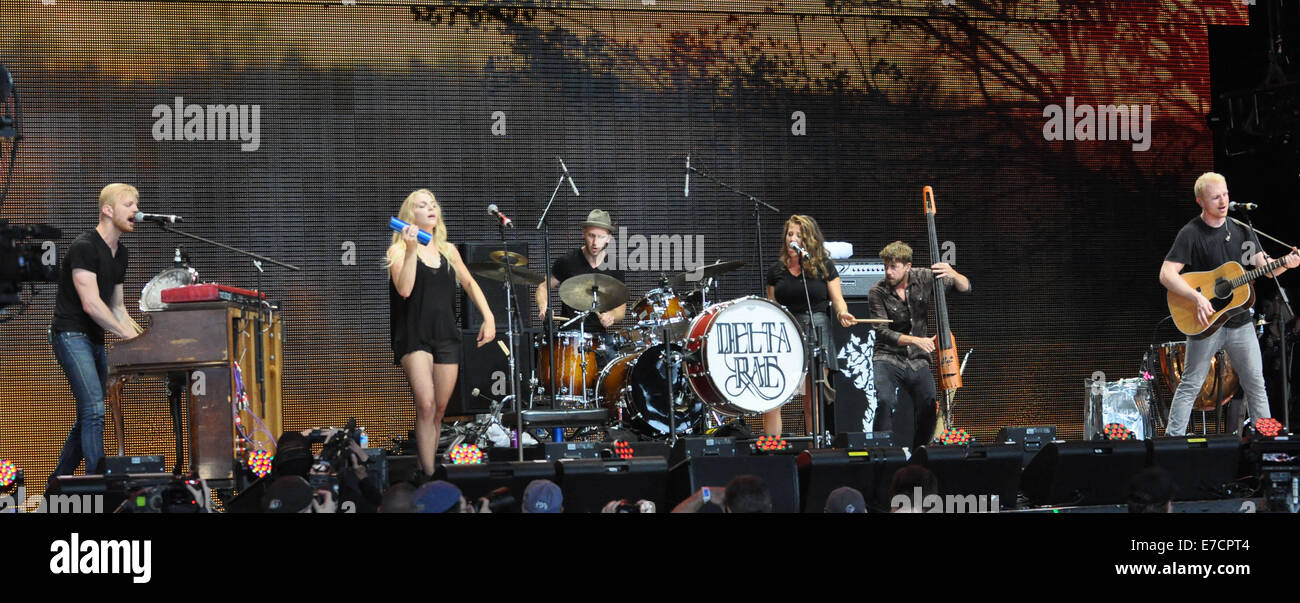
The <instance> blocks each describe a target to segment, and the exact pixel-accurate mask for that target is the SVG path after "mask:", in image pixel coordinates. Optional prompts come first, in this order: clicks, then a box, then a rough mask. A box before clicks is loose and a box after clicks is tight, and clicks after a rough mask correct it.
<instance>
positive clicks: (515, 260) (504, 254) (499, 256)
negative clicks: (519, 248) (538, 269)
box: [488, 249, 528, 266]
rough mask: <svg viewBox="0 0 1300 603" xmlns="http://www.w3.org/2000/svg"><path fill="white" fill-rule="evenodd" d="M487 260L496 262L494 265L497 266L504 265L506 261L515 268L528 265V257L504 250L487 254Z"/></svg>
mask: <svg viewBox="0 0 1300 603" xmlns="http://www.w3.org/2000/svg"><path fill="white" fill-rule="evenodd" d="M506 258H510V259H509V260H507V259H506ZM488 259H490V260H492V261H493V262H496V263H498V264H502V265H504V264H505V263H506V262H507V261H508V262H510V263H511V264H513V265H515V266H527V265H528V257H527V256H525V255H524V254H522V253H515V252H513V251H506V250H504V249H498V250H496V251H493V252H492V253H489V254H488Z"/></svg>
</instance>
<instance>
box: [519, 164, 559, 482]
mask: <svg viewBox="0 0 1300 603" xmlns="http://www.w3.org/2000/svg"><path fill="white" fill-rule="evenodd" d="M563 185H564V173H563V172H561V173H560V177H559V178H558V179H556V181H555V189H554V190H552V191H551V198H550V200H548V201H547V202H546V209H543V210H542V217H541V218H540V219H538V220H537V228H536V229H535V230H540V231H542V257H543V261H544V262H546V280H545V281H543V282H542V285H543V286H544V290H545V291H546V318H545V321H546V325H545V329H546V343H547V348H548V349H547V353H548V354H550V356H551V362H550V365H549V366H550V370H549V372H550V373H551V374H550V375H549V376H550V378H551V380H550V383H551V406H552V407H554V406H555V403H556V400H555V390H556V389H558V386H559V384H558V383H557V382H556V380H555V379H556V378H555V347H556V342H555V306H554V304H552V303H551V278H552V276H551V224H550V222H547V221H546V216H547V215H548V214H550V212H551V206H552V205H554V204H555V196H556V195H558V194H559V193H560V187H561V186H563ZM528 407H529V408H532V407H533V404H532V398H531V397H530V398H529V403H528ZM523 454H524V453H523V449H522V448H520V452H519V460H521V461H522V460H524V457H523Z"/></svg>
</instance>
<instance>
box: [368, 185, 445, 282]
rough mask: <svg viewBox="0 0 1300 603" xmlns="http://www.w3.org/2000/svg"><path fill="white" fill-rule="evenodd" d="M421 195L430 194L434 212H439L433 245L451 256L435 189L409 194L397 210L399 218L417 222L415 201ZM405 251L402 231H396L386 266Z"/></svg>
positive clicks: (407, 221) (386, 256)
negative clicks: (434, 192)
mask: <svg viewBox="0 0 1300 603" xmlns="http://www.w3.org/2000/svg"><path fill="white" fill-rule="evenodd" d="M421 195H428V196H429V201H430V202H432V203H433V209H434V212H435V213H437V214H438V225H437V226H435V227H434V228H433V246H434V248H436V249H437V250H438V253H440V254H442V255H444V256H447V257H451V244H450V243H448V242H447V224H446V222H444V221H443V219H442V204H440V203H438V198H437V197H434V196H433V191H430V190H429V189H427V188H422V189H420V190H418V191H415V192H413V193H411V194H409V195H407V196H406V200H405V201H402V208H401V209H400V210H398V211H397V219H398V220H401V221H403V222H406V223H407V224H415V203H416V202H417V201H419V199H420V196H421ZM404 251H405V247H404V245H403V244H402V233H400V232H394V233H393V242H392V243H390V244H389V245H388V252H387V253H385V254H384V268H389V267H391V266H392V265H393V261H394V260H395V259H396V258H397V255H398V254H401V253H403V252H404Z"/></svg>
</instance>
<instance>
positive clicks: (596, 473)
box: [555, 457, 672, 513]
mask: <svg viewBox="0 0 1300 603" xmlns="http://www.w3.org/2000/svg"><path fill="white" fill-rule="evenodd" d="M555 466H556V472H557V474H558V475H559V477H560V479H559V484H560V489H561V490H563V491H564V512H565V513H599V512H600V510H601V509H602V508H604V506H605V504H606V503H608V502H609V501H611V500H619V499H626V500H627V501H628V502H631V503H636V501H638V500H641V499H645V500H648V501H650V502H653V503H654V504H655V508H656V509H657V510H658V512H660V513H667V512H669V511H671V510H672V508H671V507H667V504H668V460H667V459H665V458H663V457H649V458H632V459H626V460H623V459H619V460H573V461H560V462H557V463H555Z"/></svg>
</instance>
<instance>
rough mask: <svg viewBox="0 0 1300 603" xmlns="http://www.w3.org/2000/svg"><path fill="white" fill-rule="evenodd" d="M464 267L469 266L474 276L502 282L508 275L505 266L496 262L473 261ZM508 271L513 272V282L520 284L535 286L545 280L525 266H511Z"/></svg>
mask: <svg viewBox="0 0 1300 603" xmlns="http://www.w3.org/2000/svg"><path fill="white" fill-rule="evenodd" d="M466 268H469V271H470V272H473V273H474V275H475V276H481V277H483V278H487V279H492V280H494V281H500V282H503V283H504V282H506V280H507V279H508V278H509V275H508V274H507V272H506V266H505V265H504V264H498V263H496V262H474V263H473V264H469V265H468V266H466ZM510 271H511V272H513V273H514V276H515V279H514V282H516V283H519V284H521V285H526V286H529V287H536V286H538V285H540V284H542V281H544V280H546V277H545V276H542V275H540V274H537V273H536V272H533V271H532V270H529V269H527V268H511V269H510Z"/></svg>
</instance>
